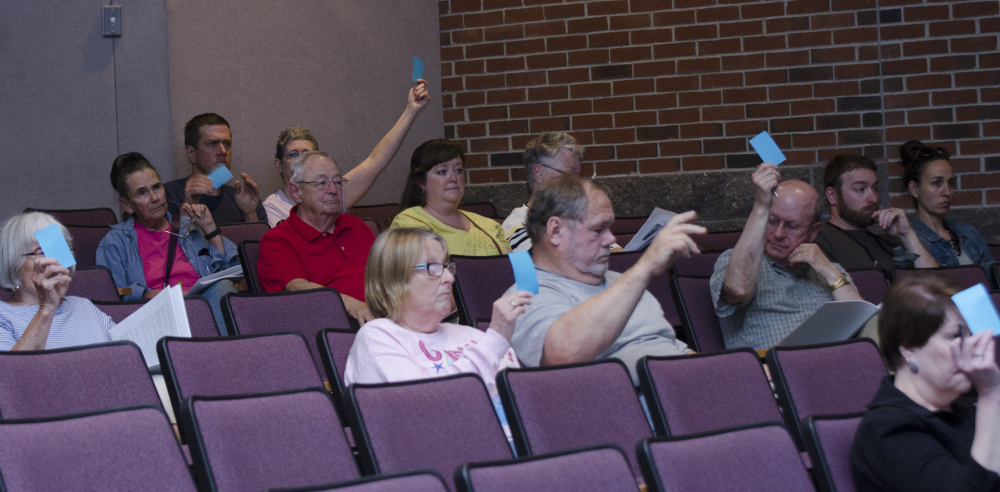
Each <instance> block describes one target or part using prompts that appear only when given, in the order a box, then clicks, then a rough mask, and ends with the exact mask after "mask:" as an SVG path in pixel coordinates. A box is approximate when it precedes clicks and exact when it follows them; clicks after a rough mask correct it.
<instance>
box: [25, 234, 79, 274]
mask: <svg viewBox="0 0 1000 492" xmlns="http://www.w3.org/2000/svg"><path fill="white" fill-rule="evenodd" d="M35 239H37V240H38V246H40V247H41V248H42V253H43V254H44V255H45V256H46V257H48V258H55V259H56V260H57V261H58V262H59V264H60V265H62V266H63V268H69V267H71V266H73V265H76V259H75V258H73V252H72V251H70V249H69V244H66V238H65V237H64V236H63V233H62V229H60V228H59V224H52V225H50V226H48V227H46V228H45V229H42V230H40V231H36V232H35Z"/></svg>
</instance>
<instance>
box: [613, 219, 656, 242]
mask: <svg viewBox="0 0 1000 492" xmlns="http://www.w3.org/2000/svg"><path fill="white" fill-rule="evenodd" d="M647 220H649V216H648V215H647V216H645V217H615V221H614V222H613V223H612V224H611V233H612V234H614V235H615V236H618V235H619V234H635V233H637V232H639V229H641V228H642V225H643V224H645V223H646V221H647ZM616 239H617V238H616ZM616 242H617V241H616ZM618 244H619V245H620V246H621V247H623V248H624V247H625V244H624V243H621V242H618Z"/></svg>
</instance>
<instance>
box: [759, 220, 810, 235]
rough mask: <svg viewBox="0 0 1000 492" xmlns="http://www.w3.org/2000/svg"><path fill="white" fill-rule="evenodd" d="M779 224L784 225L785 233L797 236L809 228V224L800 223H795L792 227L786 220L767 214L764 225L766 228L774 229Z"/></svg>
mask: <svg viewBox="0 0 1000 492" xmlns="http://www.w3.org/2000/svg"><path fill="white" fill-rule="evenodd" d="M780 225H784V227H785V232H786V233H788V234H791V235H793V236H798V235H801V234H802V233H804V232H806V231H808V230H809V226H810V225H811V224H802V225H797V226H794V227H793V226H789V225H788V222H786V221H784V220H781V219H779V218H777V217H775V216H773V215H771V216H768V218H767V225H766V226H765V227H766V228H767V229H770V230H775V229H777V228H778V226H780Z"/></svg>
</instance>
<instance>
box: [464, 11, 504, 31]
mask: <svg viewBox="0 0 1000 492" xmlns="http://www.w3.org/2000/svg"><path fill="white" fill-rule="evenodd" d="M463 20H464V22H465V27H488V26H499V25H501V24H503V12H477V13H475V14H466V15H465V19H463Z"/></svg>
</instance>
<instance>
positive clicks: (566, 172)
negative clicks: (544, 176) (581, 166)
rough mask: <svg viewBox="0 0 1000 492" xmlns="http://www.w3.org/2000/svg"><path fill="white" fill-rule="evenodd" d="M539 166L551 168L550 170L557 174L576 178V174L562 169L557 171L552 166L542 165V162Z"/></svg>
mask: <svg viewBox="0 0 1000 492" xmlns="http://www.w3.org/2000/svg"><path fill="white" fill-rule="evenodd" d="M538 165H539V166H542V167H547V168H549V169H551V170H553V171H555V172H557V173H562V174H565V175H567V176H576V173H571V172H569V171H563V170H562V169H556V168H554V167H552V166H547V165H545V164H542V163H541V162H539V163H538Z"/></svg>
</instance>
